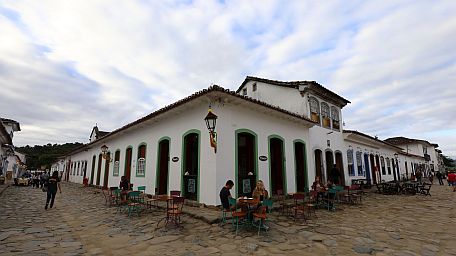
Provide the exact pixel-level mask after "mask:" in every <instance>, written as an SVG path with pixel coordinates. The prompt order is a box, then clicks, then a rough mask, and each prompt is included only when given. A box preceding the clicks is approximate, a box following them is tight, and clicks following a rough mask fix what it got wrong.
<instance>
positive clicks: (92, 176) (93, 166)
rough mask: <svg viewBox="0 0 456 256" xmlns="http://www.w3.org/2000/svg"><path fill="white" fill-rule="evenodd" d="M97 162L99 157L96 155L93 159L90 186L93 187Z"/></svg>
mask: <svg viewBox="0 0 456 256" xmlns="http://www.w3.org/2000/svg"><path fill="white" fill-rule="evenodd" d="M95 161H97V157H96V156H95V155H94V156H93V157H92V171H91V172H90V185H93V178H94V176H95ZM68 167H69V166H68Z"/></svg>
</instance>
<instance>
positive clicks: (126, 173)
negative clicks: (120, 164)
mask: <svg viewBox="0 0 456 256" xmlns="http://www.w3.org/2000/svg"><path fill="white" fill-rule="evenodd" d="M132 152H133V149H132V148H127V150H126V151H125V170H124V176H125V178H127V180H128V182H130V183H131V180H130V178H131V156H132Z"/></svg>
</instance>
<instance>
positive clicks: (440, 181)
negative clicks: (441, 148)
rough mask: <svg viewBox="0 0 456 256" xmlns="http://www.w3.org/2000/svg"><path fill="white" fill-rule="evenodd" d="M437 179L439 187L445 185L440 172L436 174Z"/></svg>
mask: <svg viewBox="0 0 456 256" xmlns="http://www.w3.org/2000/svg"><path fill="white" fill-rule="evenodd" d="M436 176H437V179H438V180H439V185H443V177H442V176H443V175H442V173H441V172H440V171H438V172H437V173H436Z"/></svg>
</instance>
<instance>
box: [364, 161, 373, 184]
mask: <svg viewBox="0 0 456 256" xmlns="http://www.w3.org/2000/svg"><path fill="white" fill-rule="evenodd" d="M364 166H365V167H366V180H367V183H368V184H369V185H371V184H372V179H371V173H370V168H369V155H368V154H364Z"/></svg>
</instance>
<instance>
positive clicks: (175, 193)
mask: <svg viewBox="0 0 456 256" xmlns="http://www.w3.org/2000/svg"><path fill="white" fill-rule="evenodd" d="M169 194H170V195H171V196H180V195H181V192H180V191H179V190H171V191H169Z"/></svg>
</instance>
